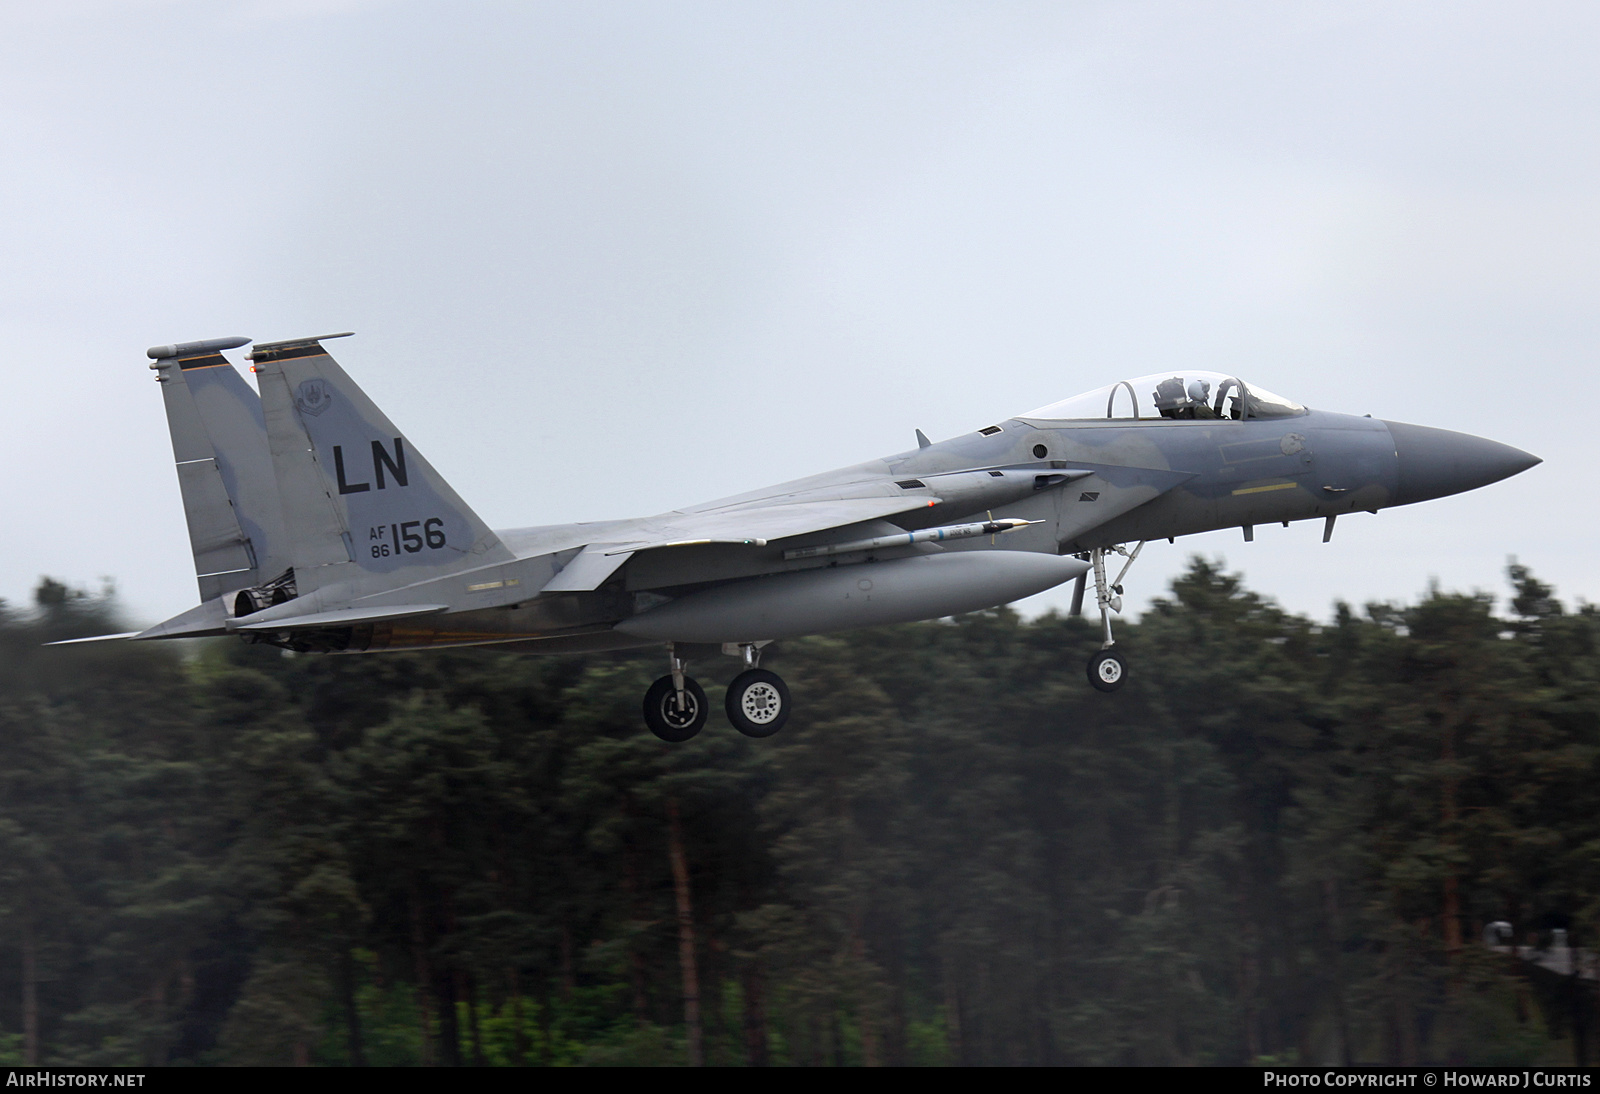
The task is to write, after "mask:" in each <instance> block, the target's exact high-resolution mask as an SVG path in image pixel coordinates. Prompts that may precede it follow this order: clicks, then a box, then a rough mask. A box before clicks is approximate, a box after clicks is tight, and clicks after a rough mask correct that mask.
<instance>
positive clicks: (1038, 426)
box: [344, 410, 1538, 652]
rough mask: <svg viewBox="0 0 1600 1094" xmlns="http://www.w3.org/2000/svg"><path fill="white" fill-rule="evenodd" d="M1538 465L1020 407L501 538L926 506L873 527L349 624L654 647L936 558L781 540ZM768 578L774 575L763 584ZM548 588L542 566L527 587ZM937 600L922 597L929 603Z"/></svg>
mask: <svg viewBox="0 0 1600 1094" xmlns="http://www.w3.org/2000/svg"><path fill="white" fill-rule="evenodd" d="M1537 462H1538V461H1537V459H1536V458H1535V457H1532V456H1529V455H1528V454H1527V453H1524V452H1521V451H1519V450H1517V449H1514V448H1510V447H1509V446H1506V445H1501V444H1498V443H1496V442H1493V441H1487V440H1484V439H1482V438H1478V437H1472V436H1468V435H1466V434H1461V433H1453V432H1450V431H1446V430H1437V429H1430V428H1428V427H1422V426H1409V425H1403V424H1400V423H1389V422H1386V421H1382V420H1379V419H1374V418H1371V417H1361V416H1354V415H1348V414H1338V413H1332V412H1328V411H1317V410H1307V411H1304V412H1301V413H1299V414H1295V415H1293V416H1280V417H1272V418H1262V419H1244V420H1226V419H1211V420H1183V419H1172V418H1164V417H1156V418H1144V419H1135V420H1130V419H1106V420H1098V421H1096V420H1070V421H1060V420H1050V419H1044V418H1036V417H1027V416H1023V417H1017V418H1012V419H1008V420H1006V421H1003V422H999V423H996V424H995V425H993V426H989V427H986V428H985V429H983V430H980V431H975V432H973V433H969V434H965V435H962V436H959V437H955V438H951V439H949V440H945V441H941V442H938V443H933V444H929V445H927V446H925V447H919V448H916V449H912V450H909V451H906V452H900V453H897V454H895V455H892V456H888V457H885V458H883V459H880V460H873V461H869V462H866V463H862V464H856V465H853V466H850V467H845V468H840V469H838V470H835V471H830V472H826V473H824V474H820V475H813V476H809V477H807V478H804V479H798V480H794V481H791V482H786V483H781V484H778V485H776V486H773V487H770V488H767V489H764V490H758V491H751V492H748V493H744V494H739V495H735V496H732V497H727V498H721V499H718V500H715V501H711V502H707V503H704V504H702V505H697V506H693V507H690V508H688V509H685V510H678V511H674V512H672V513H668V514H662V515H660V516H657V517H647V518H639V519H635V520H623V521H613V522H605V523H600V524H573V525H555V526H545V527H538V528H526V529H511V530H507V531H501V532H498V533H497V534H498V535H499V536H500V537H501V539H502V541H503V542H505V543H506V545H507V546H508V547H510V548H511V549H512V550H513V551H514V552H516V554H517V555H518V556H519V558H520V559H525V560H527V561H528V564H529V565H531V566H533V565H548V564H549V563H548V560H549V559H551V558H552V557H554V558H558V559H559V558H560V557H561V553H562V552H566V551H575V550H577V549H578V548H580V547H582V546H583V545H585V544H591V543H594V542H596V541H597V540H617V541H626V540H629V539H633V538H642V537H646V536H648V535H649V534H650V532H651V529H652V528H653V527H657V526H660V525H663V524H664V523H667V522H670V521H671V520H672V519H673V518H676V517H681V516H682V515H684V514H697V513H714V512H723V511H737V510H739V509H741V508H747V507H756V506H770V505H772V504H775V503H779V504H781V503H784V502H787V501H799V500H813V499H827V498H852V497H861V496H867V495H875V494H880V493H890V494H893V493H899V494H904V495H907V496H908V497H920V496H926V497H928V498H929V499H930V503H929V504H928V505H926V506H923V507H918V508H912V509H908V510H907V511H905V512H903V513H900V514H898V515H897V516H895V517H894V519H893V521H892V522H890V521H886V520H877V521H870V522H863V523H862V524H861V525H857V526H854V527H853V528H850V529H833V530H830V531H829V532H827V533H823V534H817V535H812V536H799V537H794V538H793V539H792V540H785V541H778V542H774V543H770V544H764V545H760V546H755V545H734V544H726V543H710V544H704V545H686V546H681V547H675V548H673V549H672V550H669V551H654V552H648V553H640V554H638V555H635V556H634V557H632V558H631V559H630V560H629V561H628V563H627V564H626V565H624V566H623V567H622V569H621V571H620V573H619V575H618V578H617V579H616V580H615V581H613V582H611V583H609V584H608V585H607V586H605V587H603V588H601V589H597V590H594V591H585V592H575V593H570V594H563V595H556V596H549V595H546V596H543V597H532V598H530V599H528V600H526V601H521V602H517V603H515V604H509V605H501V606H497V607H494V608H488V609H484V610H479V611H466V612H456V613H452V614H451V615H449V616H446V617H434V618H429V619H427V620H418V621H395V622H390V623H379V624H375V625H372V626H368V627H356V628H353V629H352V632H351V634H350V636H349V642H348V643H347V644H345V646H344V648H345V649H346V650H348V651H350V652H358V651H362V650H377V649H396V648H415V647H420V646H440V645H466V644H490V643H495V644H497V643H504V642H517V643H525V644H526V648H528V649H529V650H530V651H549V652H564V651H576V650H593V649H614V648H625V647H629V646H639V645H647V644H653V643H654V642H655V641H657V640H658V639H657V638H656V637H653V636H652V637H642V636H640V635H639V634H635V633H629V632H628V631H627V630H619V629H617V628H618V626H619V625H621V626H622V627H624V628H628V627H630V626H632V627H634V628H637V627H639V626H640V625H639V624H637V623H635V624H630V622H629V621H630V620H633V619H634V618H635V617H638V616H641V615H642V614H644V613H647V612H650V611H651V610H652V609H656V608H658V607H660V606H661V605H662V604H664V603H666V602H670V601H673V600H676V599H679V598H683V597H688V596H694V595H696V594H701V595H702V596H704V595H705V594H706V593H707V592H708V590H710V589H712V588H718V589H722V590H725V589H728V588H730V587H731V588H733V589H734V592H733V593H731V594H730V593H728V592H725V591H724V592H718V594H717V595H718V597H719V598H720V599H721V600H723V601H727V600H728V599H729V598H730V596H732V597H737V596H738V595H739V591H740V588H741V583H743V587H747V588H749V589H751V590H754V591H764V590H770V589H773V588H776V587H777V586H776V585H774V584H773V583H772V581H771V580H770V579H773V578H777V577H780V576H782V575H785V574H796V573H800V572H803V571H807V570H814V569H819V568H824V567H827V568H834V569H837V568H839V567H851V566H862V567H870V566H873V565H881V564H886V563H894V562H896V561H898V560H905V559H910V558H915V557H918V556H919V555H926V554H927V553H928V551H927V549H926V548H925V547H922V548H919V547H904V548H888V549H882V550H876V551H870V552H862V553H860V554H859V555H857V556H845V557H832V558H823V559H799V560H786V559H785V558H784V552H785V550H786V549H793V548H795V547H803V546H807V545H810V544H813V543H826V542H829V541H830V540H832V541H835V542H837V541H840V540H848V539H853V538H859V536H860V535H861V534H862V533H869V534H871V533H877V532H881V531H884V530H890V531H893V530H897V529H905V530H915V529H917V528H927V527H933V526H938V525H947V524H953V523H956V522H959V521H963V520H972V519H983V518H984V517H985V516H986V515H992V516H994V517H996V518H1000V517H1007V518H1021V519H1025V520H1029V521H1033V522H1035V523H1033V524H1030V525H1029V526H1028V527H1026V528H1024V529H1021V530H1019V531H1017V532H1015V533H1013V534H1010V535H1005V536H1001V537H980V538H973V539H967V540H961V541H958V542H954V543H950V544H942V545H940V546H939V547H936V548H934V549H933V550H934V551H941V552H971V551H1006V552H1016V551H1027V552H1037V553H1041V554H1049V555H1058V556H1059V555H1075V554H1079V553H1083V552H1088V551H1090V550H1092V549H1095V548H1103V547H1107V546H1110V545H1113V544H1119V543H1128V542H1133V541H1140V540H1155V539H1167V538H1176V537H1177V536H1183V535H1192V534H1195V533H1199V532H1206V531H1212V530H1216V529H1221V528H1230V527H1244V528H1246V529H1248V528H1250V527H1252V526H1253V525H1256V524H1267V523H1271V522H1274V521H1298V520H1311V519H1318V518H1328V517H1337V516H1340V515H1343V514H1347V513H1352V512H1356V511H1370V512H1376V511H1377V510H1379V509H1382V508H1385V507H1387V506H1392V505H1398V504H1409V503H1411V502H1416V501H1422V500H1426V499H1428V498H1434V497H1442V496H1444V495H1447V494H1453V493H1458V492H1460V491H1463V490H1469V489H1473V488H1475V487H1477V486H1482V485H1485V484H1486V483H1489V482H1493V481H1496V480H1498V479H1501V478H1505V477H1507V476H1509V475H1512V474H1515V473H1516V472H1518V471H1521V470H1524V469H1525V468H1527V467H1529V466H1532V465H1533V464H1534V463H1537ZM991 540H992V541H991ZM871 572H872V571H869V570H865V569H863V570H861V571H860V573H861V574H863V575H866V574H869V573H871ZM884 572H885V573H887V571H884ZM952 572H953V571H952ZM763 579H768V580H767V581H766V582H765V584H763ZM817 580H820V579H817ZM730 583H732V584H731V585H730ZM539 586H540V581H539V578H538V575H533V576H532V577H531V578H530V580H529V581H527V582H525V583H524V587H529V588H534V589H537V588H539ZM797 587H798V586H797ZM795 599H797V600H804V599H805V597H804V595H803V594H801V595H799V596H797V597H796V598H795ZM953 602H954V601H952V603H953ZM928 603H931V602H919V604H922V606H924V607H926V606H927V604H928ZM934 606H935V607H936V606H937V604H934ZM962 610H967V609H962ZM945 614H949V613H945ZM818 629H823V630H826V629H829V628H827V627H825V626H824V627H820V628H818ZM752 637H755V636H752ZM739 640H741V641H742V640H744V639H743V638H740V639H739Z"/></svg>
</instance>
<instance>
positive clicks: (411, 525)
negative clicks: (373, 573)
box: [367, 517, 444, 558]
mask: <svg viewBox="0 0 1600 1094" xmlns="http://www.w3.org/2000/svg"><path fill="white" fill-rule="evenodd" d="M418 529H421V531H418ZM367 539H368V540H370V541H371V545H372V557H373V558H388V557H389V556H390V555H398V554H400V553H401V552H404V553H406V554H408V555H414V554H416V553H418V552H419V551H437V550H438V549H439V548H441V547H443V546H444V520H443V518H441V517H429V518H428V519H427V520H408V521H404V522H402V523H399V524H376V525H373V526H372V527H371V528H370V529H368V531H367Z"/></svg>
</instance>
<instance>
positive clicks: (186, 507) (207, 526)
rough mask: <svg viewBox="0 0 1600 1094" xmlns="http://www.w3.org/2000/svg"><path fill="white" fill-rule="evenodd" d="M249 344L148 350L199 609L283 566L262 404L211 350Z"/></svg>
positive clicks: (226, 341)
mask: <svg viewBox="0 0 1600 1094" xmlns="http://www.w3.org/2000/svg"><path fill="white" fill-rule="evenodd" d="M248 342H249V339H248V338H217V339H212V340H211V341H207V342H189V343H184V344H181V345H172V346H156V347H154V348H153V349H151V350H150V351H149V355H150V356H151V357H154V358H156V361H155V363H154V364H152V365H151V366H150V367H151V368H153V369H155V370H156V379H157V380H158V381H160V383H161V395H162V400H163V401H164V402H165V404H166V410H167V427H168V430H169V431H170V432H171V435H172V455H173V459H174V460H175V461H176V463H177V471H178V484H179V487H180V489H181V490H182V493H183V511H184V516H185V518H186V519H187V521H188V524H189V545H190V548H191V550H192V551H193V553H194V564H195V574H196V577H197V580H198V582H199V585H200V599H201V600H202V601H207V600H211V599H214V598H215V597H218V596H223V595H225V594H227V593H230V592H233V591H235V590H237V589H242V588H246V587H249V586H255V585H261V584H263V583H265V582H267V581H270V580H272V579H273V578H274V577H275V576H277V575H278V574H280V573H282V572H283V570H284V569H286V568H287V567H288V561H287V559H286V558H285V557H284V554H283V549H284V547H285V546H286V544H285V542H284V537H283V520H282V515H281V511H280V508H279V505H278V496H277V486H276V484H275V483H274V481H273V476H272V456H271V453H270V452H269V451H268V449H267V431H266V421H265V419H264V418H263V416H262V413H261V400H260V398H258V397H257V395H256V393H255V392H254V391H252V390H250V385H249V384H247V383H245V381H244V378H243V377H241V376H240V375H239V373H238V372H237V371H235V370H234V367H233V366H232V365H231V364H230V363H229V362H228V359H227V358H226V357H224V356H223V355H222V353H221V352H220V351H221V350H223V349H232V348H234V347H236V346H242V345H245V344H247V343H248Z"/></svg>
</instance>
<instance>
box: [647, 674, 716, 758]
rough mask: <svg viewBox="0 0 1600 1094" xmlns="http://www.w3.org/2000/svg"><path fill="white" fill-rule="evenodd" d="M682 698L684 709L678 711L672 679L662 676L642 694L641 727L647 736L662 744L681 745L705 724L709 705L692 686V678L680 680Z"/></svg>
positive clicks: (686, 677) (704, 694)
mask: <svg viewBox="0 0 1600 1094" xmlns="http://www.w3.org/2000/svg"><path fill="white" fill-rule="evenodd" d="M683 698H684V706H685V707H686V709H684V710H679V709H678V692H677V689H676V688H674V687H673V686H672V677H671V676H670V675H667V676H663V677H662V678H661V679H659V680H657V681H656V682H655V683H653V684H651V685H650V690H649V691H647V692H645V693H644V724H645V725H647V726H649V727H650V732H651V733H654V734H655V735H656V736H657V737H660V738H661V739H662V740H663V741H668V742H671V743H672V744H682V743H683V742H684V741H687V740H688V739H689V738H691V737H693V736H694V735H695V734H696V733H699V732H700V729H701V727H702V726H704V725H705V724H706V715H707V714H708V713H710V704H708V703H707V702H706V692H705V689H704V688H702V687H701V686H700V685H699V684H697V683H695V681H694V678H693V677H692V676H685V677H684V678H683Z"/></svg>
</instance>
